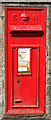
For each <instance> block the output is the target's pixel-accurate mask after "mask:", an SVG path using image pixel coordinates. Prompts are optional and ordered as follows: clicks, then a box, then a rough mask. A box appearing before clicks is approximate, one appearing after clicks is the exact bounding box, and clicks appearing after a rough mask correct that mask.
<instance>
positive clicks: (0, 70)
mask: <svg viewBox="0 0 51 120" xmlns="http://www.w3.org/2000/svg"><path fill="white" fill-rule="evenodd" d="M5 1H6V0H5ZM5 1H4V0H3V1H2V2H4V3H1V2H0V119H3V120H4V119H5V120H6V119H8V120H11V119H12V120H13V119H15V120H22V119H23V120H30V119H31V120H51V4H49V3H48V2H50V0H48V1H47V4H46V3H40V2H41V1H40V0H39V3H35V2H34V3H32V2H33V1H31V0H30V1H29V2H31V3H29V2H28V1H25V3H24V2H23V1H22V2H20V3H18V2H17V3H8V0H7V3H6V2H5ZM13 1H14V0H13ZM37 1H38V0H37ZM10 2H11V1H10ZM14 2H15V1H14ZM5 6H34V7H35V6H37V7H38V6H43V7H44V6H45V7H46V8H47V14H46V93H45V94H46V95H45V108H46V112H45V115H44V116H36V115H34V116H33V115H32V116H30V115H27V116H26V115H23V116H21V115H16V116H15V115H5V37H4V34H5V32H4V29H5V12H4V9H5Z"/></svg>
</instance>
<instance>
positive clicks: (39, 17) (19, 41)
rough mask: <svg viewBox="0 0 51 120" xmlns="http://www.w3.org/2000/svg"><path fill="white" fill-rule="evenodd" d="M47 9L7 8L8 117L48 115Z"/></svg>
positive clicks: (6, 70)
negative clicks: (14, 115) (46, 81)
mask: <svg viewBox="0 0 51 120" xmlns="http://www.w3.org/2000/svg"><path fill="white" fill-rule="evenodd" d="M45 39H46V8H45V7H6V8H5V80H6V82H5V83H6V90H5V91H6V92H5V97H6V113H7V114H35V113H36V114H44V113H45Z"/></svg>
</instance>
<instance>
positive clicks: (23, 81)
mask: <svg viewBox="0 0 51 120" xmlns="http://www.w3.org/2000/svg"><path fill="white" fill-rule="evenodd" d="M12 54H13V58H12V59H13V87H14V89H13V96H14V97H13V98H14V99H13V106H18V107H19V106H22V107H24V106H25V107H28V106H30V107H33V106H38V96H37V91H38V90H37V89H38V85H37V83H38V79H39V78H38V77H39V76H38V72H39V71H38V69H39V68H38V66H39V56H38V55H39V48H38V47H30V48H29V47H26V48H25V47H22V48H20V47H19V48H13V53H12Z"/></svg>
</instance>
